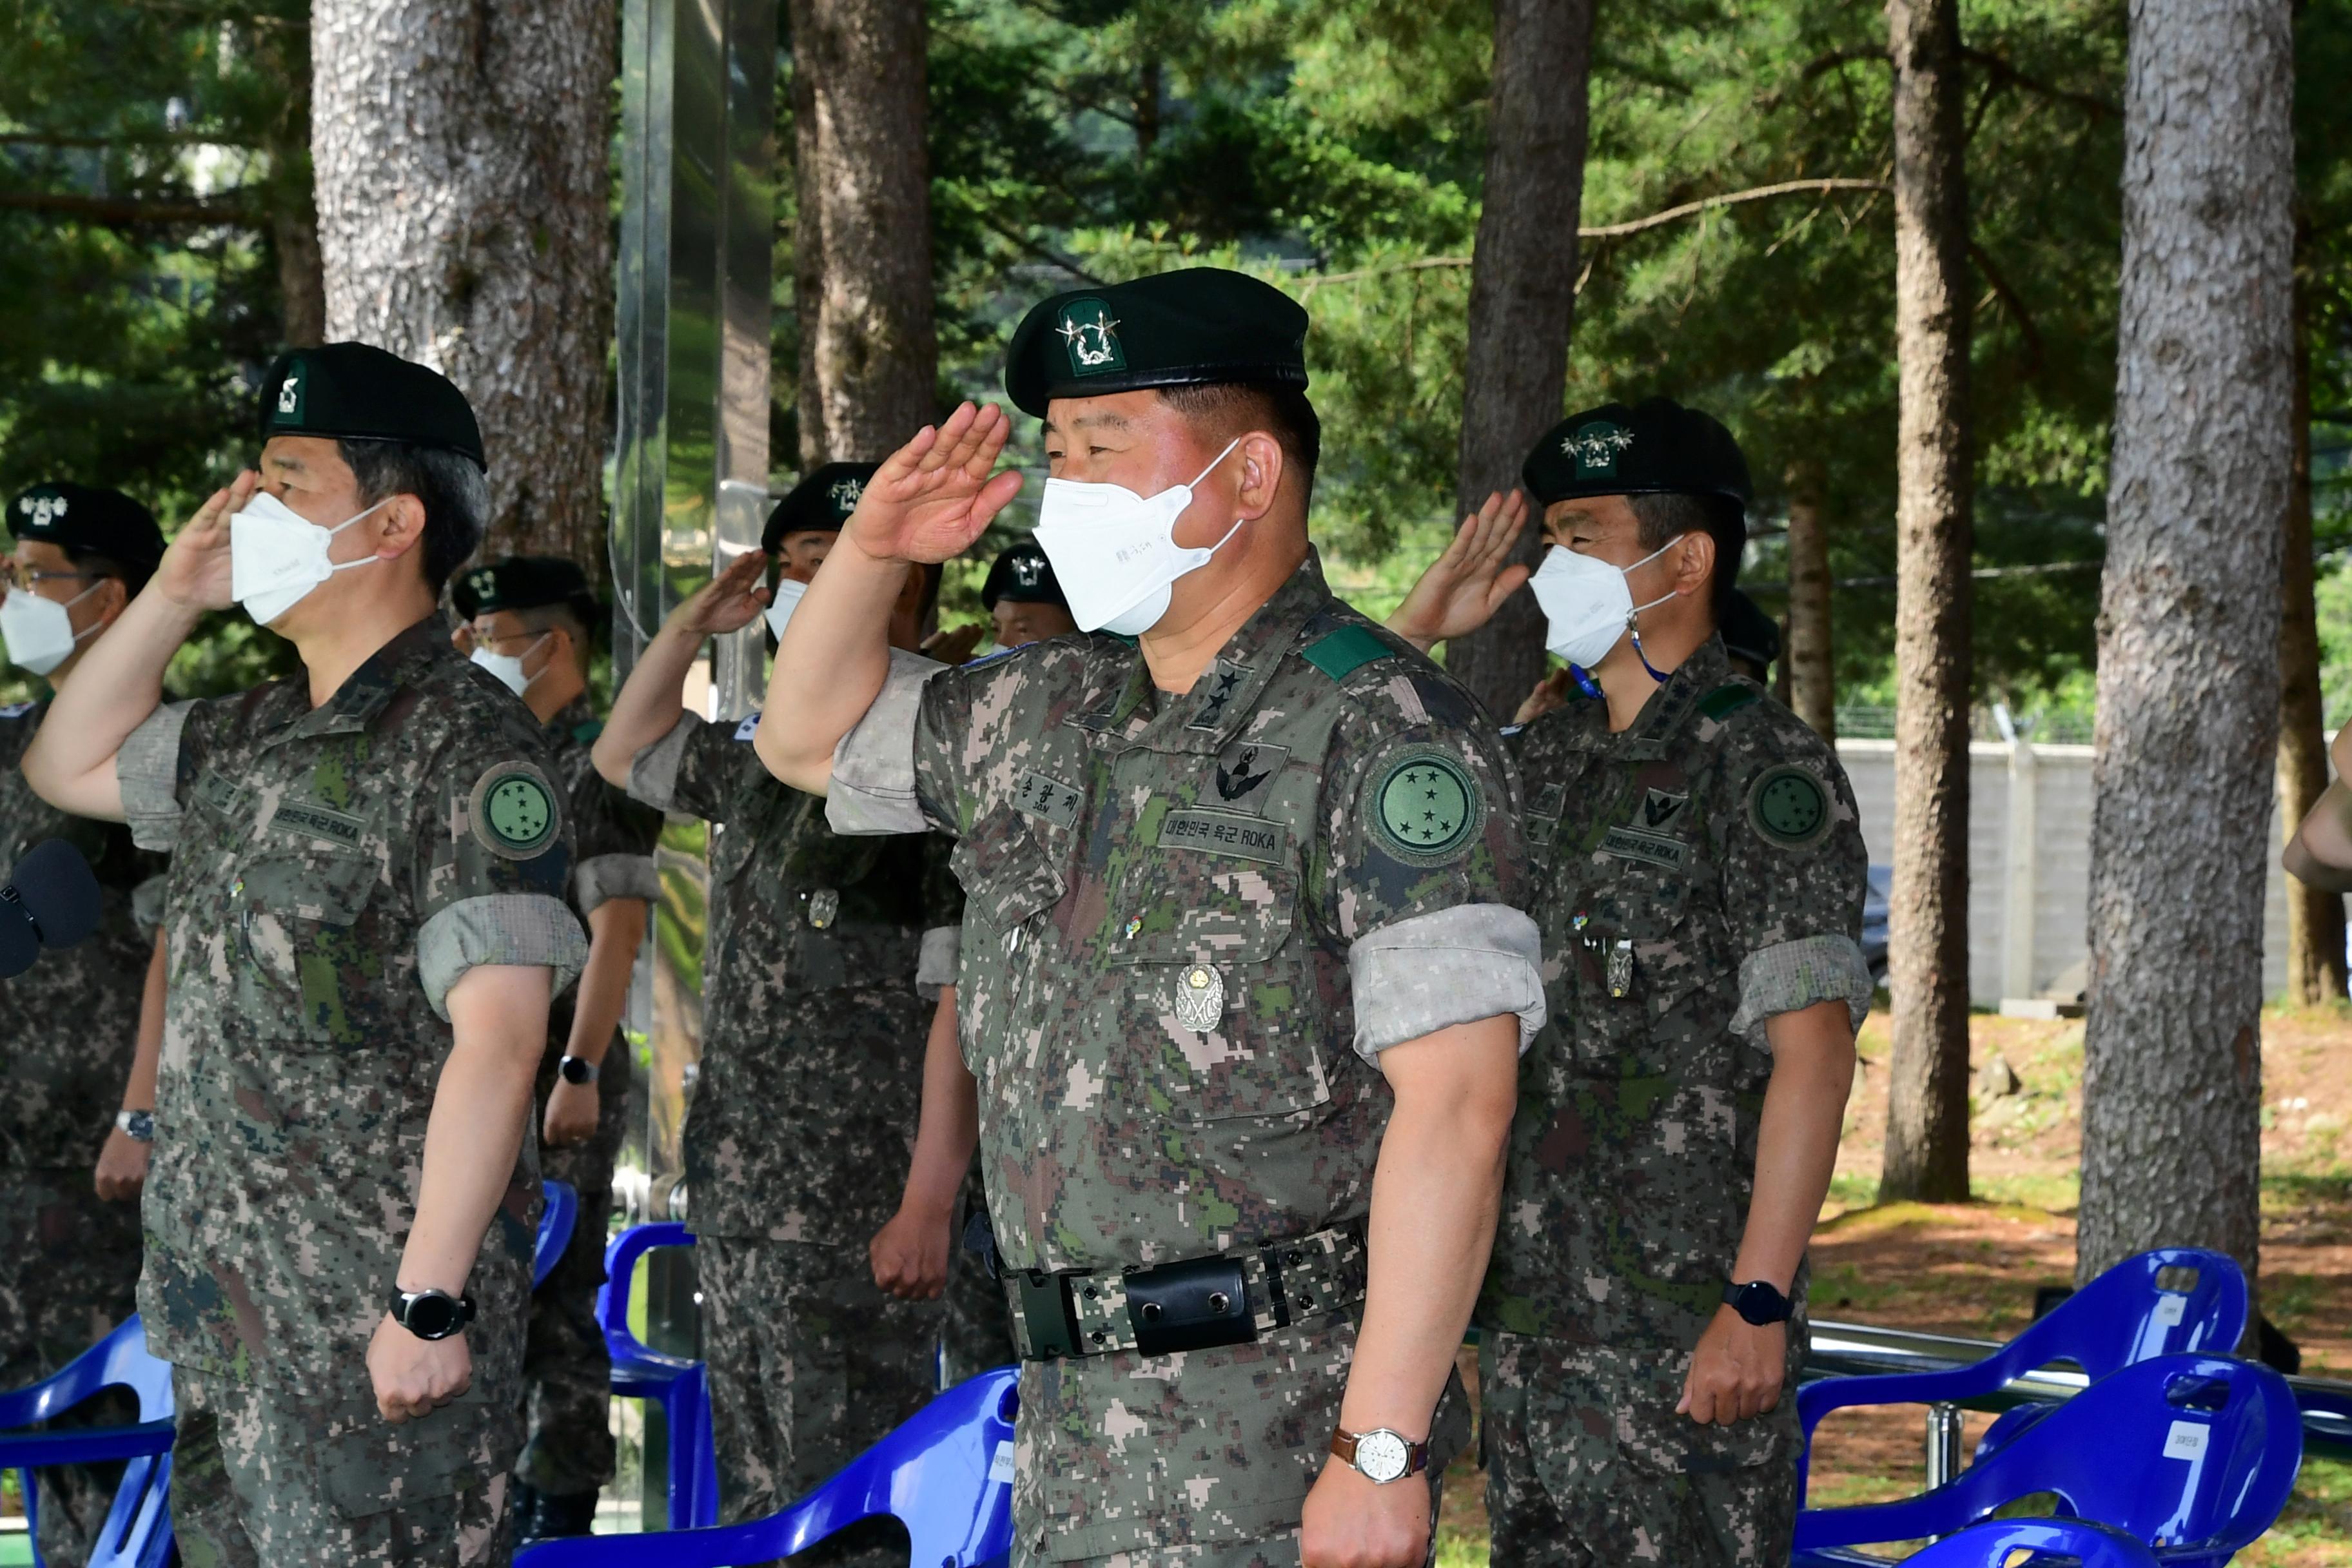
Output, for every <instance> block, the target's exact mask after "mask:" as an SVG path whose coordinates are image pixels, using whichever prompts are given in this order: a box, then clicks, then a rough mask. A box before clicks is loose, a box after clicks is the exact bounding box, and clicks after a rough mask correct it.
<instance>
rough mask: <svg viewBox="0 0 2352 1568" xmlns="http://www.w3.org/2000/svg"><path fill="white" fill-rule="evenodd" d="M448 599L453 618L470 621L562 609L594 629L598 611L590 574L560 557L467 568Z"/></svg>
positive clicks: (525, 557)
mask: <svg viewBox="0 0 2352 1568" xmlns="http://www.w3.org/2000/svg"><path fill="white" fill-rule="evenodd" d="M449 600H450V603H452V604H454V605H457V614H458V615H459V616H462V617H463V618H465V619H467V620H469V621H470V620H472V619H473V618H474V617H475V616H489V615H496V614H497V613H498V612H499V611H500V610H540V609H545V608H546V607H547V606H548V605H562V606H564V607H565V608H566V609H568V610H570V611H572V614H574V615H576V616H579V617H580V618H581V619H582V620H583V621H585V622H586V623H587V624H588V625H589V626H594V625H595V624H596V622H597V620H598V618H599V609H600V606H599V605H597V603H596V595H594V594H593V593H591V592H590V591H589V588H588V574H586V573H585V572H583V571H582V570H580V568H579V566H578V565H577V564H576V563H573V562H571V561H567V560H565V559H563V558H562V556H560V555H509V556H508V557H507V558H506V559H505V560H503V561H493V562H491V563H488V565H485V566H475V567H471V568H468V569H467V570H466V571H463V572H460V573H458V574H457V577H456V578H455V579H454V580H453V581H452V582H451V583H450V584H449Z"/></svg>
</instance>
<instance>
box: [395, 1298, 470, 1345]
mask: <svg viewBox="0 0 2352 1568" xmlns="http://www.w3.org/2000/svg"><path fill="white" fill-rule="evenodd" d="M392 1321H394V1322H395V1323H398V1324H399V1325H400V1326H401V1327H402V1328H404V1329H406V1330H407V1331H409V1332H410V1333H412V1334H415V1336H416V1337H417V1338H418V1339H420V1340H446V1339H447V1338H448V1337H449V1336H450V1335H452V1334H454V1333H457V1331H460V1330H462V1329H463V1328H465V1326H466V1325H467V1323H470V1322H472V1321H474V1298H473V1297H471V1296H469V1295H468V1296H452V1295H451V1294H449V1292H448V1291H446V1290H394V1292H393V1293H392Z"/></svg>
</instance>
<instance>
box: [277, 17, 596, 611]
mask: <svg viewBox="0 0 2352 1568" xmlns="http://www.w3.org/2000/svg"><path fill="white" fill-rule="evenodd" d="M616 30H617V23H616V21H615V14H614V0H537V3H536V4H533V5H513V4H502V5H485V4H480V3H479V0H313V3H312V6H311V24H310V56H311V81H312V103H311V121H312V124H311V163H312V166H313V168H314V170H315V171H316V178H317V189H318V203H319V239H320V248H321V251H322V253H323V255H324V258H325V276H326V302H327V335H328V336H329V337H330V338H331V339H335V340H339V341H340V340H342V339H351V338H356V339H359V340H361V341H362V342H372V343H376V344H379V345H381V346H383V347H384V348H387V349H390V350H392V351H393V352H394V353H399V354H404V355H405V356H407V357H408V358H411V359H415V360H419V361H422V362H423V363H426V364H430V365H433V366H434V367H436V369H438V370H440V371H441V372H442V373H443V374H446V375H447V376H448V377H449V379H450V380H452V381H454V382H456V383H457V385H458V386H459V387H460V388H461V389H463V391H464V392H465V394H466V395H467V398H468V399H469V400H471V402H472V403H473V405H474V413H475V415H476V416H477V417H478V419H480V421H481V424H482V436H483V440H484V442H485V443H486V444H487V446H488V451H489V459H490V468H489V481H490V528H489V534H488V538H487V539H486V540H485V541H484V542H483V545H482V554H483V555H484V556H485V557H488V556H493V555H499V554H504V553H507V552H529V553H535V554H551V555H568V556H571V557H572V559H574V560H576V561H578V562H580V563H582V564H583V565H584V566H586V567H587V568H588V569H589V570H590V572H591V574H602V572H603V569H604V564H603V563H604V521H603V520H604V454H605V449H606V447H607V446H608V445H609V442H608V440H607V437H606V431H607V429H608V426H609V425H610V422H611V418H612V410H611V403H612V386H611V376H610V373H609V371H608V369H607V363H606V361H607V356H608V354H609V353H610V352H611V348H612V337H613V325H612V312H613V250H612V240H611V234H610V229H611V223H612V214H611V195H612V175H611V171H610V167H609V162H608V161H609V158H610V156H611V146H612V124H611V121H612V104H613V81H614V43H615V37H616Z"/></svg>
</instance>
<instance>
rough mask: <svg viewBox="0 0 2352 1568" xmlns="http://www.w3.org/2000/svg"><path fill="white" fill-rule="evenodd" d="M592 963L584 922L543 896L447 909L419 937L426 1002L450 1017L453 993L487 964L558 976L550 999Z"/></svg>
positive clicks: (500, 897) (493, 898)
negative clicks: (516, 966)
mask: <svg viewBox="0 0 2352 1568" xmlns="http://www.w3.org/2000/svg"><path fill="white" fill-rule="evenodd" d="M587 962H588V941H587V939H586V938H585V937H583V936H582V935H581V934H580V921H578V920H577V919H576V918H574V917H573V915H572V910H570V909H569V908H568V907H566V906H565V904H564V902H563V900H561V899H552V898H549V897H548V896H546V895H545V894H543V893H485V894H481V895H478V896H477V897H474V898H470V899H460V900H457V902H456V903H454V904H447V905H445V906H443V907H442V908H441V909H440V910H437V911H436V912H435V914H434V915H433V917H432V918H431V919H430V920H427V921H425V926H424V929H423V930H421V931H418V932H417V933H416V970H417V977H418V979H419V980H421V981H422V982H423V983H424V985H425V1000H426V1001H428V1002H430V1003H431V1004H432V1005H433V1011H434V1012H436V1013H437V1014H439V1015H440V1016H442V1017H443V1018H446V1017H448V1016H449V989H450V987H452V986H454V985H456V984H457V982H458V981H459V980H461V979H463V978H464V977H465V975H466V973H467V971H469V970H471V969H473V968H475V967H476V966H478V965H480V964H485V963H511V964H520V965H524V966H527V967H531V968H546V969H550V970H552V971H554V973H553V974H552V975H551V976H550V978H549V984H548V994H549V995H551V996H560V995H562V994H563V991H564V988H565V987H567V986H569V985H570V984H572V982H573V981H574V980H576V979H578V978H579V977H580V970H581V966H582V965H583V964H585V963H587Z"/></svg>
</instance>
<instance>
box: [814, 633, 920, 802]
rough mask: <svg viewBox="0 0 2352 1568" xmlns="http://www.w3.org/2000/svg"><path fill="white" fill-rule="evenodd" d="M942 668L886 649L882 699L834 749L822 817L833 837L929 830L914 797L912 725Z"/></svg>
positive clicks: (900, 652)
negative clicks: (886, 672) (887, 667)
mask: <svg viewBox="0 0 2352 1568" xmlns="http://www.w3.org/2000/svg"><path fill="white" fill-rule="evenodd" d="M945 668H948V667H947V666H946V665H943V664H940V663H939V662H937V661H936V660H933V659H928V658H922V657H921V656H920V655H918V654H911V653H908V652H905V651H903V650H902V649H898V648H892V649H891V650H890V673H889V675H888V677H887V679H884V681H883V682H882V691H881V694H880V695H879V696H877V697H876V698H875V699H874V706H872V707H871V708H868V709H867V710H866V717H864V718H863V719H860V720H859V721H857V723H856V727H855V728H854V729H852V730H851V731H849V733H848V734H846V735H844V736H843V737H842V738H841V744H840V745H839V746H837V747H835V749H834V753H833V782H832V784H831V785H830V786H829V787H828V788H827V790H826V792H825V802H824V816H825V821H826V822H827V823H829V824H831V825H832V827H833V830H834V831H835V833H860V834H862V833H920V832H922V831H923V830H924V829H925V828H926V827H928V826H930V824H929V822H928V821H926V820H925V818H924V816H923V808H922V804H921V802H920V801H919V799H918V798H917V796H916V792H915V726H916V723H917V721H918V720H919V718H920V717H921V714H922V705H923V688H924V687H925V686H926V685H927V684H929V681H930V679H931V678H932V677H933V676H935V675H937V674H939V673H940V671H941V670H943V669H945Z"/></svg>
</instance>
